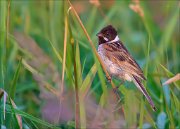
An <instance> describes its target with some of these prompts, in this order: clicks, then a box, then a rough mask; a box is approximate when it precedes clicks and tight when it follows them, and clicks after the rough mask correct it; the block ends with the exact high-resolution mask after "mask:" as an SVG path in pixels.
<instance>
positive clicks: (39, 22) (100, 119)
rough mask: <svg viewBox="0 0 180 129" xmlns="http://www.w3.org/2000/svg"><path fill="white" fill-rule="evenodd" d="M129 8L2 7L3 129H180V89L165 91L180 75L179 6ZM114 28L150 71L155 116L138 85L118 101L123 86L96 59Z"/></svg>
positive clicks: (122, 4)
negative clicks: (103, 37) (106, 32)
mask: <svg viewBox="0 0 180 129" xmlns="http://www.w3.org/2000/svg"><path fill="white" fill-rule="evenodd" d="M96 2H98V1H96ZM130 4H134V3H133V2H132V1H119V0H116V1H110V2H108V1H100V6H99V5H98V4H97V3H93V4H92V3H90V2H89V1H39V2H38V1H3V0H2V1H0V19H1V20H0V98H1V101H0V125H1V127H6V128H179V127H180V121H179V119H180V112H179V111H180V110H179V109H180V101H179V97H180V96H179V90H180V89H179V85H180V83H179V81H177V82H173V83H171V84H168V85H164V86H163V85H162V83H164V82H165V81H166V80H167V79H169V78H171V77H173V76H175V75H176V74H177V73H178V72H179V70H180V69H179V66H180V63H179V61H178V59H179V49H180V45H179V44H178V43H179V40H180V39H179V23H180V22H179V6H178V4H179V2H178V1H166V2H163V1H160V2H159V3H156V2H151V1H140V4H139V6H140V7H141V9H142V11H143V15H140V13H139V12H137V13H136V12H134V11H133V10H131V8H129V7H130ZM156 5H159V7H158V8H157V6H156ZM153 10H157V11H156V12H154V11H153ZM107 24H112V25H113V26H115V28H117V30H118V34H119V36H120V39H121V40H122V41H123V43H124V45H125V46H126V47H127V48H128V50H129V51H130V53H131V54H132V55H133V57H134V58H135V59H136V60H137V62H138V63H139V64H140V66H141V68H142V69H143V71H144V74H145V76H146V78H147V81H146V82H143V83H144V85H145V87H146V89H147V90H148V92H149V94H150V95H151V97H152V99H153V101H154V102H155V105H156V107H157V109H158V110H157V111H156V112H153V111H152V109H151V107H150V106H149V104H148V102H147V101H146V100H145V98H144V97H143V95H142V94H141V93H140V92H139V91H138V90H137V89H136V88H135V86H134V85H133V84H132V83H128V82H125V83H124V84H123V85H121V86H120V87H119V88H118V91H119V99H118V100H117V99H116V97H117V96H116V94H114V93H113V92H112V89H113V88H115V87H116V86H118V85H119V84H120V82H119V81H118V80H117V79H116V78H112V81H111V83H109V82H108V81H107V79H106V77H109V74H108V73H107V71H106V69H105V67H104V65H103V62H102V61H101V60H100V58H99V56H98V54H97V52H96V49H97V44H98V43H97V38H96V36H95V35H96V33H97V32H98V31H99V30H100V29H101V28H102V27H104V26H106V25H107ZM4 115H5V117H4ZM21 121H22V123H21Z"/></svg>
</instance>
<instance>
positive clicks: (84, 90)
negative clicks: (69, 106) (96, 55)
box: [80, 64, 97, 99]
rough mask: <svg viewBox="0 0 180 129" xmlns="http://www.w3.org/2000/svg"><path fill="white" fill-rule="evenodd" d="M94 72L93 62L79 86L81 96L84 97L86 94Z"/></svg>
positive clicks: (95, 70)
mask: <svg viewBox="0 0 180 129" xmlns="http://www.w3.org/2000/svg"><path fill="white" fill-rule="evenodd" d="M96 72H97V66H96V64H94V65H93V66H92V67H91V70H90V71H89V73H88V74H87V76H86V78H85V79H84V81H83V83H82V86H81V88H80V94H81V97H82V98H83V99H84V97H85V96H86V95H87V93H88V91H89V89H90V86H91V84H92V81H93V79H94V77H95V75H96Z"/></svg>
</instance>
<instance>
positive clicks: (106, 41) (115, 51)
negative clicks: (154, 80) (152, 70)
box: [97, 25, 156, 111]
mask: <svg viewBox="0 0 180 129" xmlns="http://www.w3.org/2000/svg"><path fill="white" fill-rule="evenodd" d="M97 36H98V40H99V41H98V42H99V45H98V54H99V56H100V57H101V59H102V61H103V62H104V65H105V67H106V69H107V71H108V73H109V74H110V76H112V77H116V78H118V79H121V80H122V81H123V82H124V81H133V82H134V84H135V85H136V87H137V88H138V89H139V90H140V91H141V92H142V93H143V95H144V96H145V97H146V99H147V100H148V102H149V103H150V105H151V107H152V109H153V110H154V111H155V110H156V108H155V105H154V103H153V101H152V99H151V97H150V96H149V95H148V93H147V91H146V89H145V87H144V85H143V84H142V82H141V81H142V80H146V78H145V77H144V75H143V71H142V70H141V68H140V67H139V65H138V64H137V62H136V61H135V60H134V59H133V57H132V56H131V55H130V53H129V52H128V50H127V49H126V48H125V46H124V45H123V43H122V42H121V41H120V39H119V37H118V34H117V31H116V30H115V29H114V27H113V26H112V25H108V26H106V27H104V28H103V29H102V30H101V31H100V32H99V33H98V34H97Z"/></svg>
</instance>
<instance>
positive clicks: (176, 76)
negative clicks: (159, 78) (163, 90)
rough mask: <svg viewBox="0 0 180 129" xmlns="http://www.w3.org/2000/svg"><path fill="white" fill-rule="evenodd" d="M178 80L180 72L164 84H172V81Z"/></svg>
mask: <svg viewBox="0 0 180 129" xmlns="http://www.w3.org/2000/svg"><path fill="white" fill-rule="evenodd" d="M178 80H180V73H178V74H176V75H175V76H174V77H172V78H170V79H168V80H167V81H166V82H164V83H163V85H168V84H171V83H173V82H176V81H178Z"/></svg>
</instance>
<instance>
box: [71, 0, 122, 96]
mask: <svg viewBox="0 0 180 129" xmlns="http://www.w3.org/2000/svg"><path fill="white" fill-rule="evenodd" d="M68 3H69V5H70V8H71V10H72V11H73V12H74V14H75V17H76V18H77V20H78V22H79V24H80V26H81V27H82V29H83V31H84V33H85V35H86V37H87V39H88V41H89V43H90V45H91V48H92V50H93V52H94V53H95V55H96V57H97V58H98V61H99V62H100V64H101V66H102V68H103V70H104V72H105V74H106V77H107V78H108V79H109V80H111V77H110V76H109V73H108V72H107V70H106V68H105V65H104V63H103V62H102V60H101V58H100V57H99V55H98V53H97V51H96V48H95V47H94V45H93V42H92V40H91V38H90V36H89V34H88V32H87V30H86V28H85V27H84V25H83V23H82V21H81V19H80V17H79V15H78V14H77V12H76V10H75V8H74V7H73V5H72V4H71V2H70V1H69V0H68ZM111 86H112V88H113V89H115V88H116V86H115V85H114V83H113V81H112V80H111ZM115 95H116V97H117V98H118V99H119V96H118V95H117V94H115Z"/></svg>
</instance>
